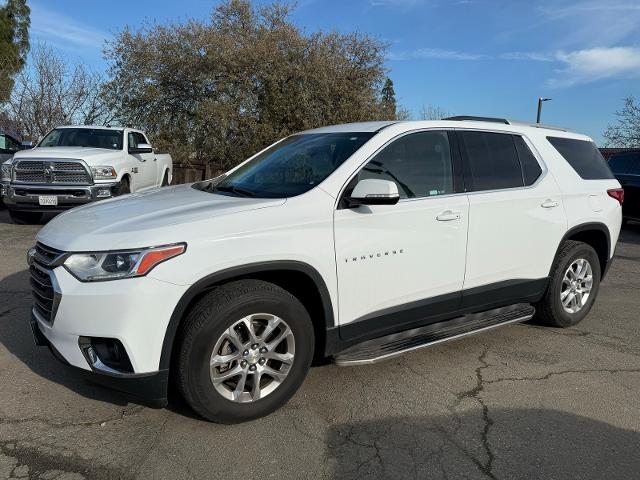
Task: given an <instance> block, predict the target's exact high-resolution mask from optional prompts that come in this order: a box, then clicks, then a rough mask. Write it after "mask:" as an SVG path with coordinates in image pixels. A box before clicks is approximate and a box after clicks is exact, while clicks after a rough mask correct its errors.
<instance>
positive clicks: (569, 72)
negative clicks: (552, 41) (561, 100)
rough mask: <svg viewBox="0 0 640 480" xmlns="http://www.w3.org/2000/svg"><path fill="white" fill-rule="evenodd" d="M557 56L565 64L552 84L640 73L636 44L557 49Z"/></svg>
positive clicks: (631, 75)
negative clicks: (632, 45) (565, 50)
mask: <svg viewBox="0 0 640 480" xmlns="http://www.w3.org/2000/svg"><path fill="white" fill-rule="evenodd" d="M556 59H557V60H558V61H559V62H562V63H564V64H565V68H563V69H561V70H559V71H558V76H557V77H555V78H552V79H550V80H549V81H548V83H549V85H550V86H551V87H569V86H572V85H576V84H579V83H588V82H593V81H596V80H601V79H604V78H611V77H640V48H636V47H611V48H605V47H599V48H590V49H585V50H577V51H574V52H558V53H556Z"/></svg>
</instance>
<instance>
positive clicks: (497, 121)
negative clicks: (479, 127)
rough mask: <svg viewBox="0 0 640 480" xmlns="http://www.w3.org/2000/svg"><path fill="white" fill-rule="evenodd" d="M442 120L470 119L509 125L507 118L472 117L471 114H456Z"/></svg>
mask: <svg viewBox="0 0 640 480" xmlns="http://www.w3.org/2000/svg"><path fill="white" fill-rule="evenodd" d="M443 120H456V121H462V120H471V121H475V122H491V123H504V124H505V125H511V124H510V123H509V120H507V119H506V118H495V117H474V116H472V115H456V116H454V117H447V118H443Z"/></svg>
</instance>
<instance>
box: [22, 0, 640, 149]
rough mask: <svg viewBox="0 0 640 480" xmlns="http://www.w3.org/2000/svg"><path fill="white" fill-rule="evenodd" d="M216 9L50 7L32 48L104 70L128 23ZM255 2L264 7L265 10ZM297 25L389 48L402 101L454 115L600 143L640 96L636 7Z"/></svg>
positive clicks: (389, 1) (72, 3)
mask: <svg viewBox="0 0 640 480" xmlns="http://www.w3.org/2000/svg"><path fill="white" fill-rule="evenodd" d="M216 3H217V2H215V1H205V0H181V1H180V2H173V1H172V2H160V1H151V0H134V1H128V2H124V1H122V0H112V1H110V2H97V1H87V0H57V1H55V2H54V1H50V2H45V1H43V0H39V1H33V2H29V4H30V6H31V8H32V29H31V35H32V41H36V42H37V41H44V42H47V43H49V44H51V45H52V46H53V47H54V48H56V49H58V50H59V51H60V52H61V53H62V54H63V55H64V56H65V57H67V58H70V59H72V60H74V61H82V62H85V63H87V64H89V65H91V66H92V68H94V69H97V70H103V69H105V67H106V64H105V62H104V60H103V59H102V53H101V52H102V47H103V45H104V42H105V40H107V39H109V38H110V37H111V36H112V35H113V33H114V32H117V31H119V30H120V29H122V27H123V26H125V25H129V26H131V27H133V28H136V27H139V26H140V25H141V24H142V23H143V22H145V21H150V22H159V23H163V22H167V21H181V20H184V19H186V18H206V17H207V16H208V15H209V14H210V12H211V10H212V9H213V7H214V6H215V5H216ZM256 3H258V4H261V3H265V2H264V1H262V0H260V1H257V2H256ZM297 3H298V5H297V8H296V9H295V11H294V13H293V20H294V22H295V23H296V24H298V25H299V26H301V27H302V28H304V29H305V30H306V31H308V32H312V31H316V30H324V31H329V30H338V31H342V32H347V31H354V30H357V31H360V32H365V33H368V34H370V35H373V36H375V37H377V38H379V39H382V40H384V41H386V42H388V44H389V51H388V56H387V60H386V64H387V67H388V68H389V70H390V72H389V75H390V77H391V78H392V79H393V81H394V84H395V88H396V94H397V97H398V101H399V103H401V104H402V105H404V106H405V107H406V108H408V109H409V110H410V111H412V112H413V114H414V115H416V116H417V115H418V113H419V111H420V108H421V106H422V105H427V104H433V105H439V106H440V107H442V108H444V109H446V110H447V111H449V112H451V113H453V114H458V115H461V114H469V115H489V116H504V117H508V118H516V119H522V120H535V110H536V103H537V98H538V97H539V96H544V97H551V98H553V100H552V101H551V102H548V103H546V104H545V106H544V111H543V118H542V120H543V122H545V123H552V124H558V125H563V126H567V127H570V128H572V129H575V130H578V131H580V132H583V133H586V134H588V135H591V136H592V137H593V138H594V139H595V140H596V142H598V143H601V141H602V132H603V131H604V129H605V128H606V126H607V125H608V124H609V123H611V122H612V121H613V119H614V112H615V110H617V109H619V108H620V107H621V106H622V99H623V98H624V97H626V96H628V95H630V94H634V95H636V96H637V97H640V1H638V0H609V1H604V0H601V1H593V0H576V1H563V0H555V1H551V0H529V1H527V0H511V1H507V0H504V1H502V0H448V1H445V0H342V1H340V0H299V1H298V2H297Z"/></svg>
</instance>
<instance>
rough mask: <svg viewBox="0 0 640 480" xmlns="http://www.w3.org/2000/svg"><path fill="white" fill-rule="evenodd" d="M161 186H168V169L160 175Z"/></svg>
mask: <svg viewBox="0 0 640 480" xmlns="http://www.w3.org/2000/svg"><path fill="white" fill-rule="evenodd" d="M161 186H162V187H168V186H169V170H167V171H166V172H164V176H163V177H162V185H161Z"/></svg>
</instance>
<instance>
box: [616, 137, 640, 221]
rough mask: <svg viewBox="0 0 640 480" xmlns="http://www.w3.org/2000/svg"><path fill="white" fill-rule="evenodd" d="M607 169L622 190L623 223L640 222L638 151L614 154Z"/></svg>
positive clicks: (639, 154)
mask: <svg viewBox="0 0 640 480" xmlns="http://www.w3.org/2000/svg"><path fill="white" fill-rule="evenodd" d="M609 168H611V171H612V172H613V174H614V175H615V177H616V178H617V179H618V181H619V182H620V185H622V188H624V204H623V205H622V217H623V219H624V221H628V220H637V221H640V149H638V150H631V151H625V152H619V153H614V154H613V155H611V156H610V157H609Z"/></svg>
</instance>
